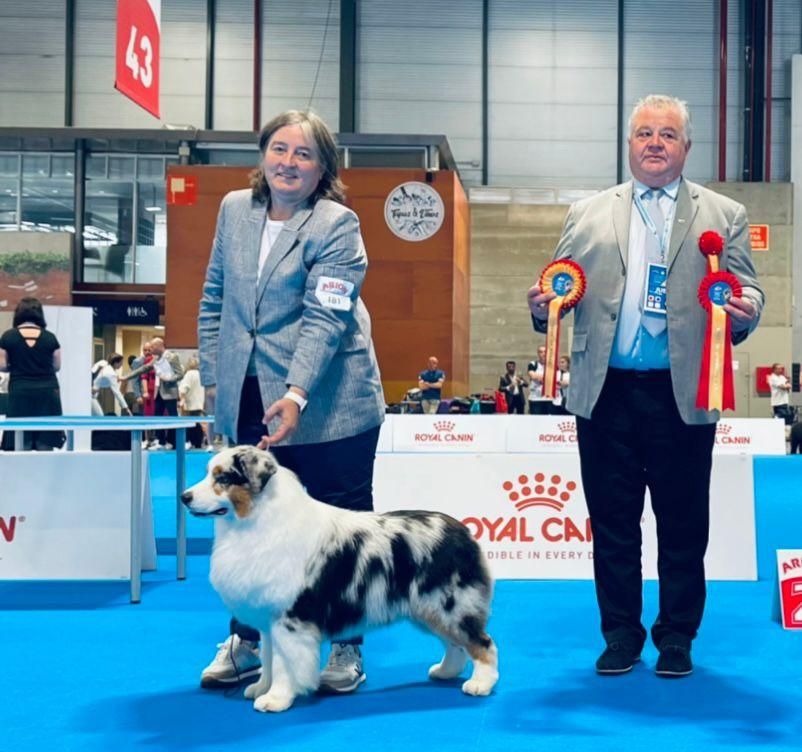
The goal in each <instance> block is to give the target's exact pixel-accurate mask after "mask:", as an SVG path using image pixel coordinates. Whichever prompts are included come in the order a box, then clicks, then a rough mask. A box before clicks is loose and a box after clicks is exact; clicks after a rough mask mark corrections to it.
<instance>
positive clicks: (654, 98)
mask: <svg viewBox="0 0 802 752" xmlns="http://www.w3.org/2000/svg"><path fill="white" fill-rule="evenodd" d="M644 107H653V108H654V109H656V110H668V109H675V110H676V111H677V112H678V113H679V116H680V117H681V118H682V137H683V140H684V141H685V142H686V143H690V140H691V113H690V112H689V110H688V103H687V102H686V101H684V100H683V99H678V98H677V97H670V96H668V95H667V94H649V96H647V97H644V98H643V99H640V100H638V102H637V104H636V105H635V106H634V107H633V108H632V114H631V115H630V116H629V124H628V126H627V131H628V133H629V136H630V138H631V137H632V123H633V122H634V120H635V115H637V114H638V113H639V112H640V111H641V110H642V109H643V108H644Z"/></svg>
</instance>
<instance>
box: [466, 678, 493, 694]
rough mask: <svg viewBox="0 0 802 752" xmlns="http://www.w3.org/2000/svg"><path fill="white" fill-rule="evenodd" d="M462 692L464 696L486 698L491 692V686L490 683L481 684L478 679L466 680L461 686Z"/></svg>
mask: <svg viewBox="0 0 802 752" xmlns="http://www.w3.org/2000/svg"><path fill="white" fill-rule="evenodd" d="M462 691H463V692H464V693H465V694H466V695H473V696H474V697H487V695H489V694H490V693H491V692H492V691H493V685H492V684H491V683H490V682H483V681H479V680H478V679H468V681H466V682H465V683H464V684H463V685H462Z"/></svg>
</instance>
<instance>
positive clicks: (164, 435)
mask: <svg viewBox="0 0 802 752" xmlns="http://www.w3.org/2000/svg"><path fill="white" fill-rule="evenodd" d="M154 414H155V415H156V416H157V417H159V418H161V416H162V415H178V400H177V399H164V397H162V396H161V394H158V393H157V394H156V402H155V412H154ZM156 438H157V439H158V440H159V441H160V442H161V444H162V446H164V445H165V444H167V443H170V444H172V445H173V446H175V429H174V428H171V429H169V430H168V431H156Z"/></svg>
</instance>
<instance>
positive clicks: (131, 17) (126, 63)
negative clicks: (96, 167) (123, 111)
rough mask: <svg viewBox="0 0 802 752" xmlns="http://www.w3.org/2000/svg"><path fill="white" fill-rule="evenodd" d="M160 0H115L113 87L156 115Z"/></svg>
mask: <svg viewBox="0 0 802 752" xmlns="http://www.w3.org/2000/svg"><path fill="white" fill-rule="evenodd" d="M160 43H161V0H117V55H116V57H117V65H116V74H115V78H114V88H115V89H117V90H118V91H120V92H122V93H123V94H125V96H127V97H128V98H129V99H131V100H132V101H134V102H136V104H138V105H139V106H140V107H143V108H144V109H146V110H147V111H148V112H149V113H151V114H152V115H155V116H156V117H159V46H160Z"/></svg>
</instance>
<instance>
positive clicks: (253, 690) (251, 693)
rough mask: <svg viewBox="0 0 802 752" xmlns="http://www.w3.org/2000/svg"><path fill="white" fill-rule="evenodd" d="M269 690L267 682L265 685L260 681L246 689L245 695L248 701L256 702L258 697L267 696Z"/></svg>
mask: <svg viewBox="0 0 802 752" xmlns="http://www.w3.org/2000/svg"><path fill="white" fill-rule="evenodd" d="M269 690H270V685H269V684H268V683H267V682H264V683H263V682H262V681H261V680H259V681H255V682H254V683H253V684H249V685H248V686H247V687H245V691H244V692H243V695H244V696H245V699H246V700H255V699H256V698H257V697H261V696H262V695H264V694H267V692H268V691H269Z"/></svg>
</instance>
